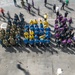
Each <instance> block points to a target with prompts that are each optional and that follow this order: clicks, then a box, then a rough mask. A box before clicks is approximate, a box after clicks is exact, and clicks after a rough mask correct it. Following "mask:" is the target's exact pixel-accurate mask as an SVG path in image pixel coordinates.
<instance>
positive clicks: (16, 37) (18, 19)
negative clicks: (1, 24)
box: [0, 13, 25, 47]
mask: <svg viewBox="0 0 75 75" xmlns="http://www.w3.org/2000/svg"><path fill="white" fill-rule="evenodd" d="M7 21H8V22H7V28H6V29H1V30H0V43H1V45H2V46H5V47H8V46H15V45H17V46H18V45H21V36H22V35H23V28H24V25H25V20H24V17H23V14H22V13H20V14H19V16H18V15H17V14H15V15H14V18H13V20H11V18H10V17H9V18H8V20H7Z"/></svg>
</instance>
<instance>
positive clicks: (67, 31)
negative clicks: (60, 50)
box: [54, 14, 75, 47]
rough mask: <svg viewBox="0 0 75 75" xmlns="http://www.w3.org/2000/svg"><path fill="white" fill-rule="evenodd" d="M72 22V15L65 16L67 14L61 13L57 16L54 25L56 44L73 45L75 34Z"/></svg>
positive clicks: (74, 43)
mask: <svg viewBox="0 0 75 75" xmlns="http://www.w3.org/2000/svg"><path fill="white" fill-rule="evenodd" d="M72 23H73V21H72V17H70V18H67V16H63V15H62V14H60V15H59V16H57V18H56V19H55V27H54V31H55V42H56V46H59V47H60V46H61V45H62V46H69V47H71V46H74V47H75V36H74V29H73V28H72Z"/></svg>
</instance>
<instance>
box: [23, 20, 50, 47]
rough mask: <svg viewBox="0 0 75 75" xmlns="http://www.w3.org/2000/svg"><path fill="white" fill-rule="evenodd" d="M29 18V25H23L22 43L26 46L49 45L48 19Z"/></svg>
mask: <svg viewBox="0 0 75 75" xmlns="http://www.w3.org/2000/svg"><path fill="white" fill-rule="evenodd" d="M39 22H40V23H38V21H37V20H36V19H35V20H31V21H30V25H25V27H24V37H25V39H24V43H25V45H26V46H28V45H31V46H35V45H36V46H44V45H47V46H49V44H50V38H51V29H50V27H49V24H48V21H47V20H45V21H44V22H43V21H42V20H40V21H39Z"/></svg>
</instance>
